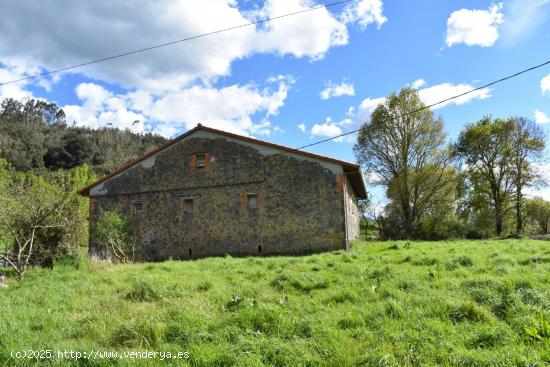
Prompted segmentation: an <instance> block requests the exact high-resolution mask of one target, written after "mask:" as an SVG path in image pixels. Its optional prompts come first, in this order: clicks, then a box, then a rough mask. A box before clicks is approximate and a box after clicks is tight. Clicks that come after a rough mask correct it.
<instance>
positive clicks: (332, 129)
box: [311, 117, 356, 143]
mask: <svg viewBox="0 0 550 367" xmlns="http://www.w3.org/2000/svg"><path fill="white" fill-rule="evenodd" d="M353 123H354V122H353V120H352V119H351V118H345V119H343V120H342V121H332V118H330V117H327V118H326V120H325V122H324V123H322V124H315V125H313V127H312V128H311V137H312V138H313V137H314V136H320V137H324V138H334V137H336V136H338V135H341V134H342V133H345V132H346V131H348V130H349V127H350V126H351V125H353ZM355 140H356V134H349V135H345V136H341V137H338V138H336V139H334V141H335V142H337V143H341V142H347V143H353V142H355Z"/></svg>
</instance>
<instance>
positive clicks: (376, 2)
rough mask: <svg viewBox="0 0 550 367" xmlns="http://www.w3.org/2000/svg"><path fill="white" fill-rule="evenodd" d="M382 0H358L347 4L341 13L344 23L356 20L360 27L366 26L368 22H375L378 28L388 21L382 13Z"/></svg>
mask: <svg viewBox="0 0 550 367" xmlns="http://www.w3.org/2000/svg"><path fill="white" fill-rule="evenodd" d="M382 10H383V5H382V0H359V1H355V2H353V3H351V4H350V5H348V6H347V7H346V8H345V9H344V12H343V14H342V20H343V21H344V22H345V23H352V22H357V23H358V24H359V26H360V27H362V28H366V27H367V26H368V25H369V24H376V26H377V27H378V28H380V27H381V26H382V24H384V23H386V22H387V21H388V18H386V17H385V16H384V15H383V14H382Z"/></svg>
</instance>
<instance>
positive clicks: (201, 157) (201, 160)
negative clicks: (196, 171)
mask: <svg viewBox="0 0 550 367" xmlns="http://www.w3.org/2000/svg"><path fill="white" fill-rule="evenodd" d="M205 167H206V154H197V168H205Z"/></svg>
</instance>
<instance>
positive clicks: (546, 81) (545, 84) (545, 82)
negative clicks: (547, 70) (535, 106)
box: [540, 74, 550, 94]
mask: <svg viewBox="0 0 550 367" xmlns="http://www.w3.org/2000/svg"><path fill="white" fill-rule="evenodd" d="M540 90H541V91H542V94H546V93H550V74H548V75H546V76H545V77H544V78H542V79H541V80H540Z"/></svg>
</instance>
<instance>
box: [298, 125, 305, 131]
mask: <svg viewBox="0 0 550 367" xmlns="http://www.w3.org/2000/svg"><path fill="white" fill-rule="evenodd" d="M298 130H300V131H301V132H303V133H305V132H306V124H304V123H301V124H298Z"/></svg>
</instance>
